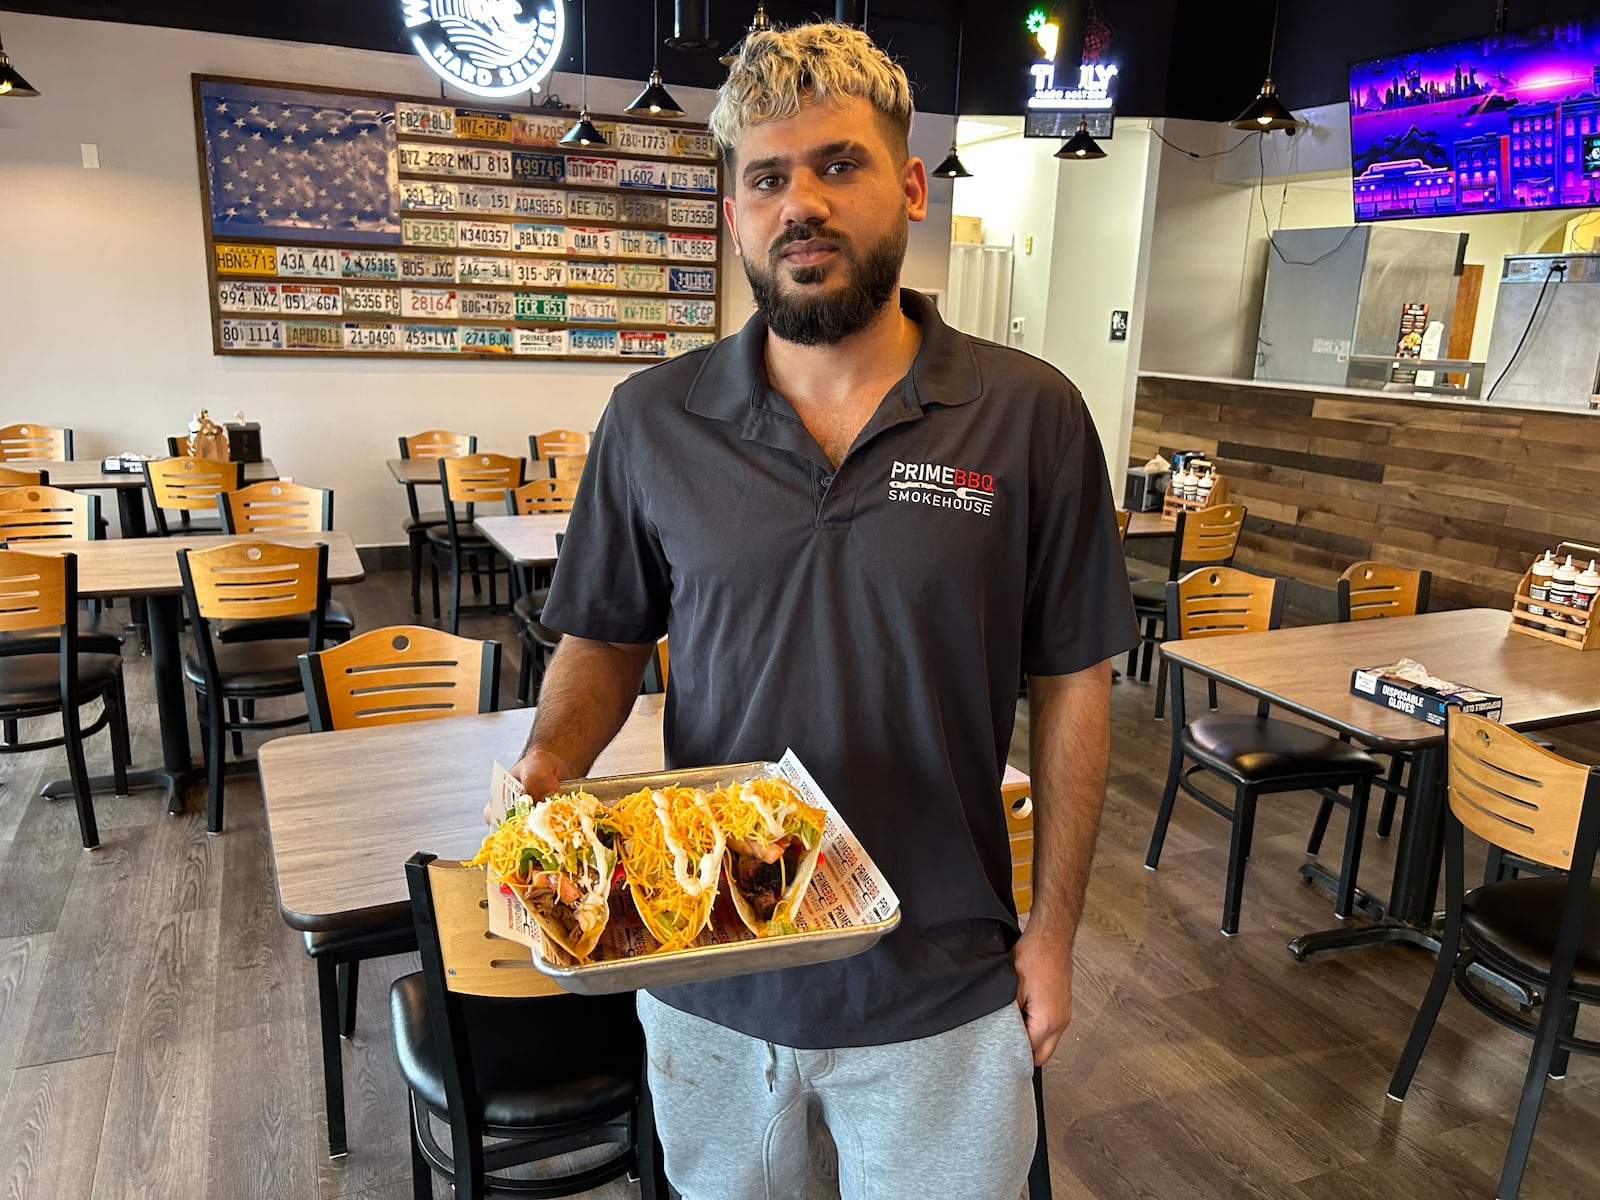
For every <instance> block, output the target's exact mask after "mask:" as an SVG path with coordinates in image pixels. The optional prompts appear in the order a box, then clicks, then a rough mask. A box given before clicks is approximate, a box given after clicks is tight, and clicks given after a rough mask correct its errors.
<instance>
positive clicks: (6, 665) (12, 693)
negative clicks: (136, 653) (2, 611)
mask: <svg viewBox="0 0 1600 1200" xmlns="http://www.w3.org/2000/svg"><path fill="white" fill-rule="evenodd" d="M56 639H57V641H56V644H57V645H60V634H57V635H56ZM121 669H122V656H121V655H118V654H80V655H78V695H79V697H80V698H81V699H83V700H88V699H90V698H91V697H93V696H94V695H96V694H97V693H98V692H99V691H100V690H101V689H102V688H104V687H105V686H106V684H108V683H110V682H111V680H112V679H114V678H115V677H116V674H117V672H118V671H119V670H121ZM60 703H61V656H60V655H59V654H19V655H11V656H8V657H5V658H0V713H5V712H15V711H18V710H21V709H34V708H39V707H44V708H45V709H46V710H53V709H55V708H57V707H59V706H60Z"/></svg>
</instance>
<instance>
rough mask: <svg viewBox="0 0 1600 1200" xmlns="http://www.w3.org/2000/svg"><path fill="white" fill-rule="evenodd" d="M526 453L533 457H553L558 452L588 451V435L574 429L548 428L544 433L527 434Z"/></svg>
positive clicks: (574, 452)
mask: <svg viewBox="0 0 1600 1200" xmlns="http://www.w3.org/2000/svg"><path fill="white" fill-rule="evenodd" d="M528 453H529V454H530V455H532V456H533V457H534V458H535V459H546V458H554V457H556V455H558V454H587V453H589V435H588V434H586V433H579V432H578V431H577V430H576V429H549V430H546V431H545V432H544V433H530V434H529V435H528Z"/></svg>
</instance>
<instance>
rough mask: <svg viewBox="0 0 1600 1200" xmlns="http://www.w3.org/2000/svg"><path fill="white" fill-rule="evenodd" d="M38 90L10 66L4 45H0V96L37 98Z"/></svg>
mask: <svg viewBox="0 0 1600 1200" xmlns="http://www.w3.org/2000/svg"><path fill="white" fill-rule="evenodd" d="M38 94H39V89H38V88H36V87H34V86H33V85H32V84H31V83H29V82H28V81H27V80H26V79H24V78H23V77H22V76H21V75H20V74H18V73H17V69H16V68H15V67H13V66H12V65H11V60H10V59H9V58H7V57H6V49H5V46H4V45H0V96H37V95H38Z"/></svg>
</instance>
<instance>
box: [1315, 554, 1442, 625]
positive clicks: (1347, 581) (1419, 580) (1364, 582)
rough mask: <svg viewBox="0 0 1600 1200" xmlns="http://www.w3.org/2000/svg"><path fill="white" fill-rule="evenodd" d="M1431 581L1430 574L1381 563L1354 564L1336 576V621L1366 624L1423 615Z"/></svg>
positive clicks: (1431, 574)
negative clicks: (1387, 618) (1370, 621)
mask: <svg viewBox="0 0 1600 1200" xmlns="http://www.w3.org/2000/svg"><path fill="white" fill-rule="evenodd" d="M1432 580H1433V573H1432V572H1431V571H1413V570H1410V569H1408V568H1406V567H1396V566H1391V565H1390V564H1389V563H1381V562H1358V563H1354V564H1352V565H1351V566H1349V567H1347V568H1346V569H1345V572H1344V574H1343V575H1341V576H1339V580H1338V584H1337V601H1338V606H1339V620H1341V621H1369V620H1373V619H1375V618H1378V617H1410V616H1415V615H1416V614H1417V613H1421V612H1427V611H1428V587H1429V585H1430V583H1431V582H1432Z"/></svg>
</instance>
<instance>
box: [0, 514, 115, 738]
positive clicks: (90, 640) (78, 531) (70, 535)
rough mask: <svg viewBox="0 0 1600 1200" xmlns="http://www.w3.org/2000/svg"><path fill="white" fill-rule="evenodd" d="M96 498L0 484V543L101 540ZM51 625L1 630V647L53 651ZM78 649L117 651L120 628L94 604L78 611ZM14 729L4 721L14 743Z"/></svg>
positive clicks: (25, 545) (17, 546)
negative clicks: (2, 486) (33, 628)
mask: <svg viewBox="0 0 1600 1200" xmlns="http://www.w3.org/2000/svg"><path fill="white" fill-rule="evenodd" d="M101 530H102V523H101V521H100V497H98V496H96V495H94V494H92V493H89V492H69V491H66V490H64V489H62V488H53V487H48V486H44V485H39V486H22V487H13V488H5V489H0V545H3V546H5V547H7V548H8V549H12V550H31V549H33V548H35V547H37V546H39V545H40V544H41V543H48V542H63V541H79V542H91V541H96V540H98V539H99V537H100V535H101ZM55 644H56V635H55V631H54V630H53V629H46V628H40V629H35V630H32V631H29V632H14V633H5V634H0V647H3V648H4V650H3V651H0V652H9V653H20V652H21V649H20V648H21V647H28V648H29V652H33V651H37V652H40V653H51V652H53V651H54V649H55ZM78 650H79V652H80V653H84V654H119V653H121V651H122V627H121V625H120V624H119V623H118V622H117V621H115V620H113V619H112V618H110V617H108V616H106V614H105V613H104V612H103V611H102V610H101V609H100V607H99V606H98V605H91V606H90V608H88V609H85V608H82V607H80V608H79V610H78ZM15 740H16V738H15V729H14V728H13V727H12V726H11V725H10V724H9V723H8V724H7V725H6V727H5V741H6V742H8V743H9V742H14V741H15Z"/></svg>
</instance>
